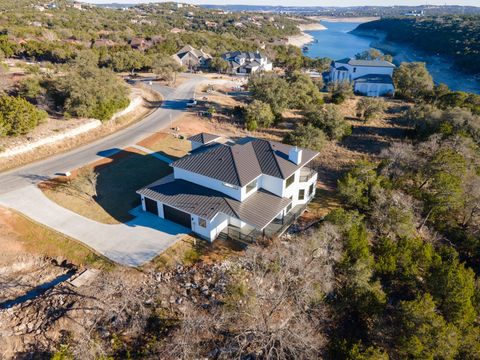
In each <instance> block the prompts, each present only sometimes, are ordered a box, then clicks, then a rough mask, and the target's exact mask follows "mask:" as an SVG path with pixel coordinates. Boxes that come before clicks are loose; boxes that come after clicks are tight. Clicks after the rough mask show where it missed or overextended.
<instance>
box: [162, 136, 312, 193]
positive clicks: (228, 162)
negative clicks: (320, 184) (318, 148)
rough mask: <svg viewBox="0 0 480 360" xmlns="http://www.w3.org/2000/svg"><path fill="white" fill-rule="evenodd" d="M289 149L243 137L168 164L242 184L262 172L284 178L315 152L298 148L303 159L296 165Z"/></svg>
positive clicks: (237, 184) (273, 143)
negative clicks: (231, 143)
mask: <svg viewBox="0 0 480 360" xmlns="http://www.w3.org/2000/svg"><path fill="white" fill-rule="evenodd" d="M291 148H292V147H291V146H290V145H285V144H282V143H277V142H274V141H267V140H261V139H255V138H245V139H243V141H242V142H241V143H237V144H235V145H232V146H229V145H223V144H219V145H218V146H213V147H211V148H210V149H207V150H205V151H202V152H195V153H193V154H191V155H187V156H185V157H183V158H181V159H179V160H177V161H175V162H173V163H172V164H171V166H172V167H176V168H180V169H184V170H187V171H191V172H193V173H196V174H200V175H204V176H207V177H209V178H213V179H217V180H220V181H223V182H226V183H228V184H231V185H236V186H242V187H243V186H245V185H247V184H248V183H250V182H251V181H253V180H255V179H256V178H257V177H259V176H260V175H262V174H266V175H270V176H273V177H277V178H281V179H286V178H288V177H289V176H290V175H292V174H293V173H294V172H295V171H296V170H298V169H299V168H301V167H303V166H305V164H307V163H308V162H310V161H311V160H312V159H314V158H315V157H316V156H317V155H318V153H317V152H315V151H311V150H308V149H301V150H302V161H301V163H300V164H299V165H297V164H295V163H293V162H292V161H290V160H289V159H288V153H289V151H290V149H291Z"/></svg>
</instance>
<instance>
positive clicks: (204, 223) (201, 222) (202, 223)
mask: <svg viewBox="0 0 480 360" xmlns="http://www.w3.org/2000/svg"><path fill="white" fill-rule="evenodd" d="M198 225H199V226H200V227H202V228H206V227H207V220H205V219H202V218H198Z"/></svg>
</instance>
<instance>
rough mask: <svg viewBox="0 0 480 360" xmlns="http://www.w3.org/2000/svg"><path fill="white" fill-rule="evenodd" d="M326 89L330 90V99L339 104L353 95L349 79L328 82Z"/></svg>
mask: <svg viewBox="0 0 480 360" xmlns="http://www.w3.org/2000/svg"><path fill="white" fill-rule="evenodd" d="M328 91H329V92H330V99H331V101H332V102H333V103H334V104H337V105H340V104H343V103H344V102H345V101H346V100H347V99H350V98H352V97H353V84H352V83H351V82H349V81H342V82H330V84H329V85H328Z"/></svg>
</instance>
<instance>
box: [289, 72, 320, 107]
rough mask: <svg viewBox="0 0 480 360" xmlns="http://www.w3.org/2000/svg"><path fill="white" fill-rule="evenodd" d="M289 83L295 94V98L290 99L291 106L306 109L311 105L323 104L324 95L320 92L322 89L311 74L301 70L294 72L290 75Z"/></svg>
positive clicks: (292, 92)
mask: <svg viewBox="0 0 480 360" xmlns="http://www.w3.org/2000/svg"><path fill="white" fill-rule="evenodd" d="M289 84H290V89H291V90H290V92H291V94H292V95H293V98H292V99H291V100H290V106H291V107H293V108H295V109H306V108H308V107H309V106H318V105H321V104H323V97H322V95H321V94H320V90H319V88H318V86H317V85H316V84H315V83H314V82H313V81H312V79H311V78H310V76H308V75H306V74H302V73H300V72H294V73H293V74H292V75H291V76H290V77H289Z"/></svg>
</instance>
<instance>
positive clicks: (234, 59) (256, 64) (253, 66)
mask: <svg viewBox="0 0 480 360" xmlns="http://www.w3.org/2000/svg"><path fill="white" fill-rule="evenodd" d="M222 59H223V60H225V61H227V62H228V71H229V73H231V74H253V73H255V72H257V71H271V70H272V68H273V65H272V63H271V62H269V61H268V58H267V57H266V56H265V55H264V54H262V53H261V52H259V51H248V52H242V51H232V52H227V53H225V54H223V55H222Z"/></svg>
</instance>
